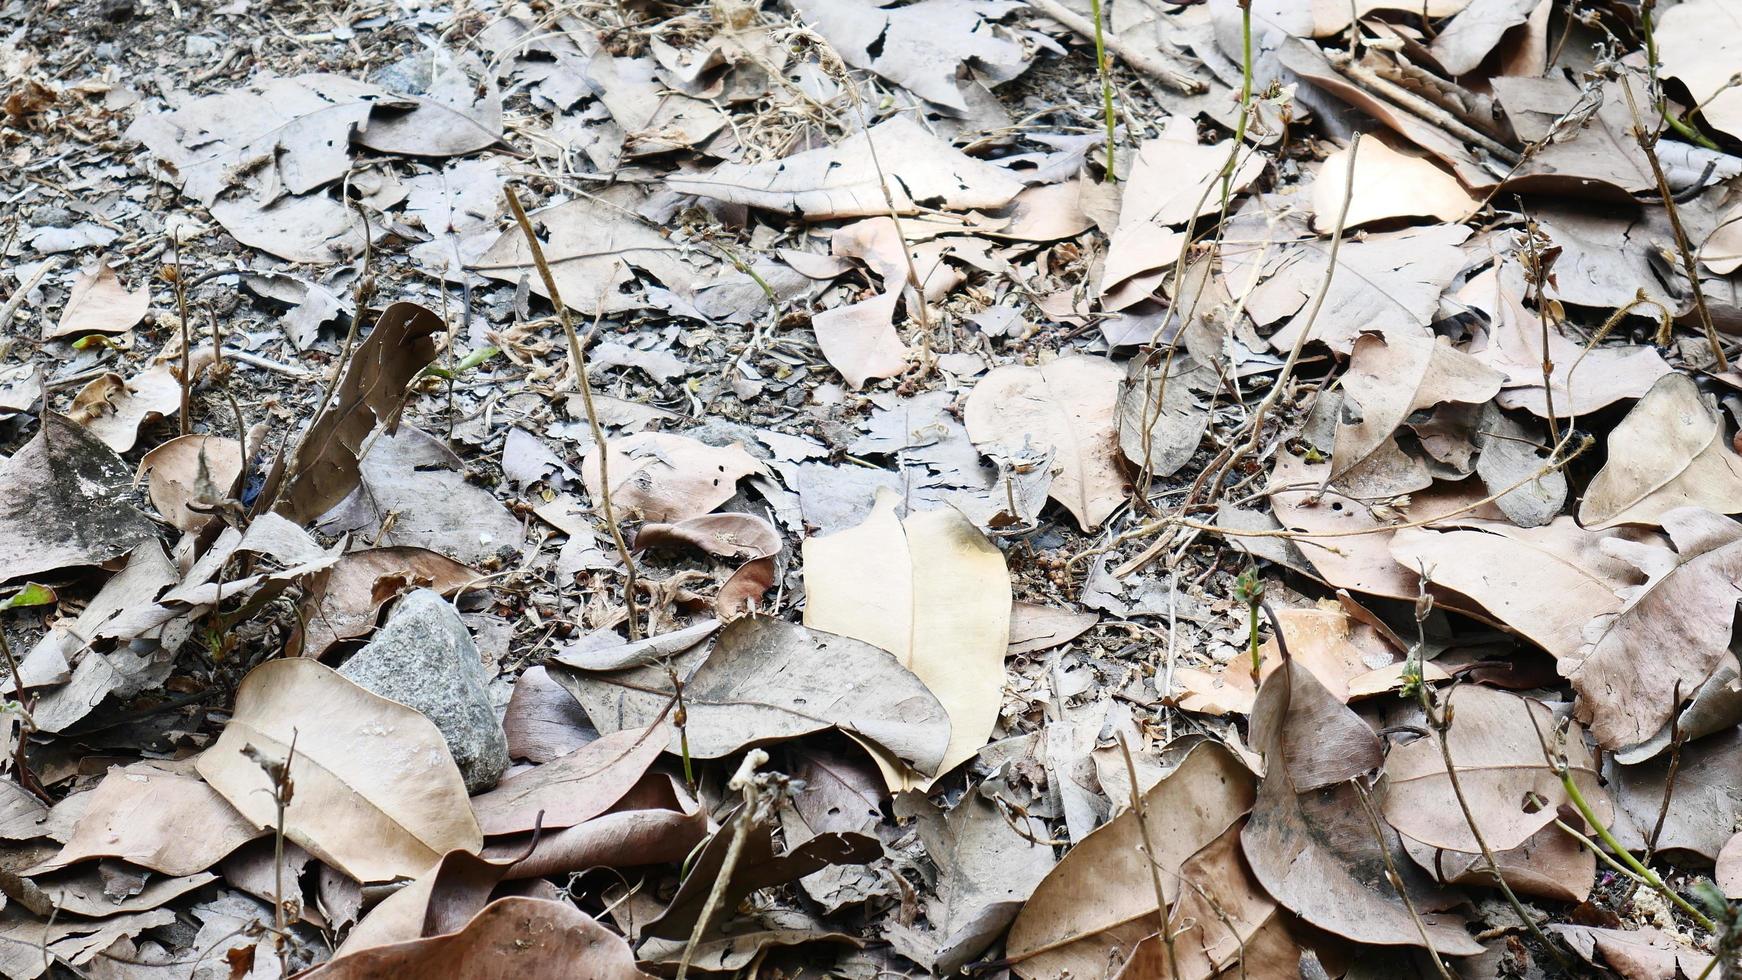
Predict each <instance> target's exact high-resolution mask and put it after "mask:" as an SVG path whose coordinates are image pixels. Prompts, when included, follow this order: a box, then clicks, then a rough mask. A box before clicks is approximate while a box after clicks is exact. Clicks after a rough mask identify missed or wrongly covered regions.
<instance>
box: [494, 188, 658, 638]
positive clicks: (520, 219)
mask: <svg viewBox="0 0 1742 980" xmlns="http://www.w3.org/2000/svg"><path fill="white" fill-rule="evenodd" d="M502 190H503V193H504V194H505V195H507V197H508V209H509V210H510V211H513V212H514V220H515V221H516V222H517V223H518V224H519V225H520V233H521V234H522V235H525V236H526V247H527V250H528V251H529V252H530V253H531V254H532V264H533V265H534V266H536V267H537V268H538V274H539V277H540V278H542V279H543V280H544V289H545V292H546V294H548V295H549V297H550V301H551V305H553V306H555V307H556V314H557V320H558V321H560V322H561V323H562V326H563V336H564V337H566V338H568V342H569V360H570V362H571V364H570V366H571V367H572V368H573V369H574V372H575V384H576V385H577V386H578V387H579V388H580V389H581V404H582V405H584V406H585V407H586V409H587V425H588V427H589V428H591V429H592V433H593V445H594V446H596V447H598V451H599V501H598V503H599V508H600V511H601V514H602V515H603V517H604V519H605V527H606V529H607V530H609V531H610V532H611V541H612V542H613V543H614V544H616V546H617V556H618V557H619V558H620V559H622V561H623V570H624V584H623V605H624V606H625V607H626V608H627V609H628V610H629V639H631V640H639V639H641V626H640V624H639V623H638V622H637V618H638V616H637V613H636V610H635V559H634V558H632V557H631V556H630V554H629V545H628V543H627V542H625V541H624V540H623V529H622V528H620V527H618V526H617V515H616V513H615V512H614V510H613V509H612V506H611V476H610V469H609V466H610V463H609V457H610V455H611V447H610V446H609V445H608V444H607V443H606V442H605V429H604V427H603V426H601V425H600V424H599V413H598V411H596V410H595V409H594V408H593V383H592V381H591V380H590V379H589V378H588V376H587V354H586V351H585V350H584V349H583V348H582V346H581V338H580V336H579V335H578V334H576V333H575V323H574V320H573V319H572V318H571V317H570V316H569V308H568V306H566V305H565V304H564V303H563V298H562V293H561V292H560V291H558V289H557V286H556V277H555V276H553V275H552V274H551V271H550V263H548V262H546V261H545V260H544V248H543V247H542V246H541V245H540V244H539V241H538V236H537V235H536V234H534V233H533V230H532V221H531V220H530V219H528V218H527V217H526V209H525V208H523V207H521V206H520V197H519V196H518V195H517V194H515V193H514V188H512V187H504V188H503V189H502ZM604 315H605V299H604V297H603V296H601V297H600V298H599V305H598V309H597V311H596V313H595V314H594V317H593V324H594V328H595V329H597V327H598V322H599V320H601V319H603V317H604Z"/></svg>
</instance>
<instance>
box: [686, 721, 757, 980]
mask: <svg viewBox="0 0 1742 980" xmlns="http://www.w3.org/2000/svg"><path fill="white" fill-rule="evenodd" d="M767 761H768V753H766V752H764V751H762V750H761V749H751V750H750V751H749V752H748V753H746V754H745V756H744V761H743V762H742V763H740V764H739V766H738V772H737V773H736V774H735V775H734V776H733V777H732V781H731V783H729V784H728V785H729V786H730V788H732V789H736V790H739V791H741V792H742V793H743V794H744V806H743V809H741V810H739V811H738V819H737V820H736V821H735V822H734V825H733V827H732V843H731V844H729V845H727V847H726V859H725V860H724V861H722V862H721V863H720V873H719V874H718V875H716V876H715V877H714V885H713V887H712V888H710V889H709V890H708V900H707V901H706V902H704V903H702V914H701V915H700V916H698V917H697V918H696V924H695V928H693V929H691V930H690V938H689V942H687V943H685V944H684V948H683V959H681V960H679V961H678V964H677V980H684V977H685V976H686V975H687V974H688V973H689V970H690V958H691V957H693V956H694V955H695V952H696V947H697V946H698V945H700V944H701V941H702V935H703V934H704V933H706V932H707V931H708V920H710V919H712V918H713V917H714V911H715V910H716V909H718V908H719V907H720V902H721V901H723V900H724V899H725V897H726V888H727V886H729V885H730V884H731V881H732V871H733V869H734V868H736V867H737V866H738V857H739V855H741V854H743V853H744V842H745V841H746V840H748V839H749V837H750V828H751V827H752V826H753V825H754V824H755V823H756V767H757V766H760V765H762V764H763V763H764V762H767Z"/></svg>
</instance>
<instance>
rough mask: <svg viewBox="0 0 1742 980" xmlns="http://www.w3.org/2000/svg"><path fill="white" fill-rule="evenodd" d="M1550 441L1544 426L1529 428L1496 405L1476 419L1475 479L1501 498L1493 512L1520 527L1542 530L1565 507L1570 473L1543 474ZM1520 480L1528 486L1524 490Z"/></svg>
mask: <svg viewBox="0 0 1742 980" xmlns="http://www.w3.org/2000/svg"><path fill="white" fill-rule="evenodd" d="M1548 435H1549V433H1548V428H1547V427H1546V426H1544V425H1540V424H1533V425H1525V424H1524V423H1522V422H1519V421H1518V420H1516V419H1514V418H1512V416H1510V415H1507V414H1506V413H1505V412H1503V411H1501V410H1500V407H1499V406H1498V405H1493V404H1489V405H1484V406H1482V411H1481V413H1480V414H1479V415H1477V416H1476V431H1475V435H1474V440H1475V444H1476V448H1477V450H1478V453H1479V454H1478V455H1477V457H1476V475H1477V476H1479V477H1481V478H1482V485H1483V486H1485V487H1487V488H1488V492H1489V493H1497V494H1500V497H1499V499H1497V500H1495V501H1494V506H1496V507H1498V508H1500V511H1501V513H1503V514H1505V515H1506V519H1507V520H1509V521H1511V522H1512V523H1514V524H1516V525H1518V526H1519V527H1541V526H1542V525H1544V524H1547V523H1549V522H1550V521H1552V520H1554V518H1555V515H1557V514H1559V513H1560V512H1561V509H1562V508H1563V507H1565V506H1566V503H1567V474H1566V470H1564V469H1551V470H1549V471H1548V472H1547V473H1543V472H1542V471H1543V468H1544V465H1545V464H1546V463H1547V462H1548V458H1549V456H1550V455H1551V453H1550V450H1549V444H1548ZM1539 474H1540V475H1539ZM1521 480H1528V482H1526V483H1524V484H1523V485H1522V486H1520V485H1519V481H1521Z"/></svg>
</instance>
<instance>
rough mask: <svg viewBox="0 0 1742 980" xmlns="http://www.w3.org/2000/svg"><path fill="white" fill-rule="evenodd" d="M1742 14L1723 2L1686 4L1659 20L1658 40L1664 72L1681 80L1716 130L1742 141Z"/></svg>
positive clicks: (1689, 0)
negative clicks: (1739, 78)
mask: <svg viewBox="0 0 1742 980" xmlns="http://www.w3.org/2000/svg"><path fill="white" fill-rule="evenodd" d="M1739 39H1742V10H1737V9H1736V8H1735V7H1734V6H1732V5H1731V4H1729V3H1727V2H1725V0H1687V2H1686V3H1679V4H1676V5H1675V6H1673V7H1670V8H1668V9H1666V10H1664V11H1663V13H1662V14H1660V15H1659V16H1658V18H1657V27H1656V30H1655V31H1654V40H1655V41H1656V42H1657V56H1658V59H1659V60H1660V61H1662V62H1663V73H1664V74H1665V75H1667V76H1669V77H1671V78H1674V79H1676V80H1678V81H1680V82H1681V83H1682V84H1683V85H1686V86H1687V88H1688V94H1689V95H1691V96H1693V104H1694V105H1697V106H1699V107H1700V116H1701V117H1702V118H1704V119H1705V121H1706V122H1707V123H1709V124H1710V125H1711V126H1712V128H1713V129H1716V130H1718V131H1720V132H1722V133H1725V134H1727V135H1729V136H1731V137H1734V138H1742V88H1738V87H1737V86H1735V85H1732V84H1731V81H1732V79H1733V78H1734V77H1735V75H1736V66H1737V65H1738V64H1742V46H1739V45H1742V40H1739Z"/></svg>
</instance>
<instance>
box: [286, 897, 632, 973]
mask: <svg viewBox="0 0 1742 980" xmlns="http://www.w3.org/2000/svg"><path fill="white" fill-rule="evenodd" d="M301 976H302V977H303V980H376V978H379V977H416V976H431V977H433V976H458V977H515V978H517V980H570V978H573V977H575V976H586V977H590V978H595V980H652V978H651V977H650V976H649V975H648V974H645V973H642V972H641V971H640V970H638V969H636V967H635V954H634V952H632V951H631V950H630V949H629V944H628V943H626V942H624V941H623V939H622V937H620V936H618V935H617V934H615V933H613V932H611V931H610V930H608V929H606V928H605V927H604V926H602V925H600V924H599V923H597V922H594V921H593V919H592V918H591V917H590V916H588V915H587V914H586V913H584V912H582V911H580V910H579V909H577V908H575V907H574V906H572V905H570V904H568V903H567V902H559V901H551V900H549V899H539V898H521V897H518V896H513V897H509V898H502V899H498V900H496V901H495V902H492V903H490V904H489V905H488V906H485V908H484V910H483V911H481V912H479V913H478V914H477V916H476V917H474V918H473V919H472V921H470V922H468V923H466V925H465V927H464V928H463V929H460V930H459V931H458V932H451V933H447V934H445V935H438V936H431V937H429V938H427V939H415V940H412V941H410V942H401V943H394V944H392V945H388V946H376V947H373V948H370V949H362V950H358V951H357V952H355V953H352V954H350V955H347V956H342V957H339V958H337V959H334V960H329V961H328V962H326V963H325V964H322V965H321V966H318V967H316V968H314V969H313V970H310V971H308V972H307V973H303V974H301Z"/></svg>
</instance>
